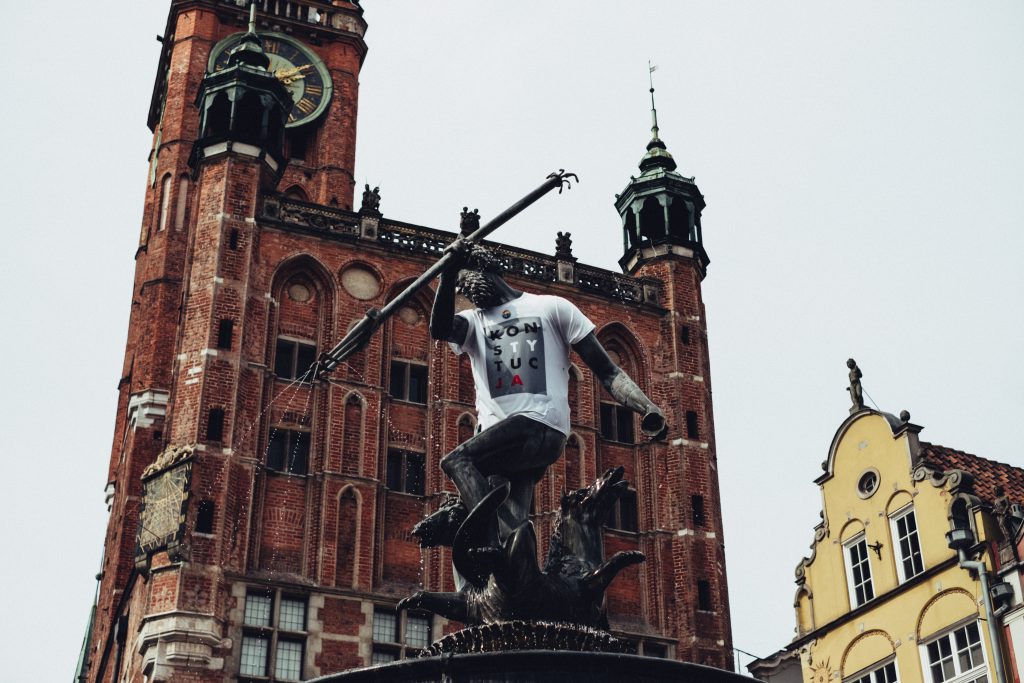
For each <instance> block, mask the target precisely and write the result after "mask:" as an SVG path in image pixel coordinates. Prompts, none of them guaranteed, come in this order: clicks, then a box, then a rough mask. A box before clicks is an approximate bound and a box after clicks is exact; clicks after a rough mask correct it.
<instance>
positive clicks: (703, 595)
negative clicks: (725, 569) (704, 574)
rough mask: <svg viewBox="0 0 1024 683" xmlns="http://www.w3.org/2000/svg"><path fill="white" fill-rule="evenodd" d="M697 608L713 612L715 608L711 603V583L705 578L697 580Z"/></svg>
mask: <svg viewBox="0 0 1024 683" xmlns="http://www.w3.org/2000/svg"><path fill="white" fill-rule="evenodd" d="M697 609H699V610H700V611H702V612H711V611H712V610H713V609H714V607H713V606H712V604H711V584H710V583H708V582H707V581H706V580H705V579H700V580H699V581H697Z"/></svg>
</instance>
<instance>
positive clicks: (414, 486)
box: [387, 448, 426, 496]
mask: <svg viewBox="0 0 1024 683" xmlns="http://www.w3.org/2000/svg"><path fill="white" fill-rule="evenodd" d="M425 478H426V468H425V465H424V459H423V454H422V453H414V452H412V451H403V450H399V449H397V448H389V449H388V463H387V487H388V488H389V489H391V490H392V491H401V492H402V493H412V494H415V495H417V496H422V495H423V482H424V479H425Z"/></svg>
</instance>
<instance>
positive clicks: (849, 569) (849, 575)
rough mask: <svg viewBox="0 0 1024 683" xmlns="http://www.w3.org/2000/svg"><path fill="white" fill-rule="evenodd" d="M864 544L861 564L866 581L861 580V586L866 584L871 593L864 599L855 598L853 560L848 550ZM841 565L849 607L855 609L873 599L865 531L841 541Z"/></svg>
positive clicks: (872, 584)
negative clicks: (864, 569) (865, 574)
mask: <svg viewBox="0 0 1024 683" xmlns="http://www.w3.org/2000/svg"><path fill="white" fill-rule="evenodd" d="M862 543H863V544H864V561H863V563H858V564H863V565H864V566H865V567H867V581H863V582H861V584H860V585H861V586H864V585H866V586H867V587H868V588H869V589H870V593H871V595H870V596H868V597H866V598H865V599H864V600H861V601H858V600H857V587H858V586H857V583H856V582H855V581H854V576H853V562H852V560H851V558H850V551H851V550H852V549H853V547H854V546H857V545H860V544H862ZM843 566H844V567H845V568H846V587H847V589H848V593H849V597H850V609H856V608H858V607H860V606H861V605H866V604H867V603H869V602H871V601H872V600H874V599H875V584H874V573H873V572H872V571H871V558H870V557H869V556H868V539H867V534H866V533H865V532H863V531H862V532H860V533H859V534H857V535H856V536H854V537H853V538H851V539H850V540H848V541H846V542H845V543H843Z"/></svg>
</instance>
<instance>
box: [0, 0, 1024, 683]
mask: <svg viewBox="0 0 1024 683" xmlns="http://www.w3.org/2000/svg"><path fill="white" fill-rule="evenodd" d="M364 4H365V5H366V17H367V20H368V21H369V23H370V31H369V33H368V34H367V42H368V44H369V45H370V54H369V56H368V58H367V61H366V64H365V68H364V69H363V73H362V77H361V91H360V107H359V114H360V116H359V146H358V152H357V179H358V181H359V182H360V183H362V182H364V180H365V181H368V182H371V183H372V184H374V185H380V187H381V193H382V195H383V201H382V204H381V208H382V210H383V212H384V214H385V215H386V216H390V217H393V218H399V219H402V220H407V221H411V222H415V223H422V224H426V225H432V226H436V227H447V228H454V227H455V226H456V224H457V220H458V212H459V210H460V209H461V207H462V206H463V205H465V204H469V205H470V207H471V208H472V207H479V208H480V211H481V213H482V214H483V215H484V217H485V218H486V217H488V216H493V215H494V213H495V212H497V211H498V210H500V209H502V208H504V207H505V206H506V205H507V204H508V203H510V202H511V201H513V200H514V199H516V198H518V197H519V196H520V195H521V194H523V193H524V192H525V191H526V190H528V189H531V188H532V187H534V186H535V185H536V184H537V183H538V182H539V181H540V180H541V179H542V178H543V177H544V176H545V175H546V174H547V173H548V172H549V171H551V170H553V169H556V168H559V167H565V168H567V169H570V170H572V171H575V172H577V173H578V174H579V175H580V177H581V179H582V183H581V184H580V185H579V187H577V188H574V189H573V190H572V191H571V192H569V193H567V194H563V195H561V196H549V197H547V198H545V199H544V200H543V201H542V202H541V203H540V204H538V205H536V206H534V207H533V208H531V209H530V210H529V211H528V212H527V213H525V214H523V215H521V216H520V217H519V218H517V219H516V220H515V222H514V223H512V224H510V225H508V226H506V227H504V228H502V229H501V230H500V231H499V232H498V233H496V234H495V236H494V237H495V238H496V239H499V240H503V241H507V242H510V243H512V244H515V245H518V246H522V247H526V248H530V249H535V250H538V251H545V252H553V250H554V239H555V233H556V231H558V230H563V231H564V230H569V231H571V232H572V234H573V238H574V247H575V252H576V255H577V256H578V257H579V258H580V260H581V261H583V262H587V263H591V264H594V265H599V266H603V267H606V268H615V261H616V259H617V258H618V256H619V255H620V253H621V234H620V230H619V223H618V217H617V215H616V214H615V211H614V208H613V207H612V202H613V200H614V193H616V192H619V191H621V190H622V188H623V187H624V186H625V183H626V182H627V181H628V179H629V176H630V174H632V173H635V172H636V164H637V162H638V161H639V159H640V157H641V155H642V153H643V150H644V145H645V144H646V142H647V140H648V138H649V129H648V128H649V125H650V124H649V110H648V99H647V83H646V66H647V60H648V59H651V60H652V61H653V62H654V63H655V64H658V65H659V66H660V69H659V70H658V71H657V72H656V73H655V79H656V81H655V85H656V87H657V89H658V94H657V98H658V111H659V122H660V124H661V132H662V138H663V139H664V140H665V141H666V142H667V144H668V147H669V150H670V151H671V152H672V153H673V154H674V155H675V157H676V159H677V161H678V162H679V166H680V171H682V172H683V173H684V174H686V175H695V176H696V178H697V182H698V184H699V187H700V188H701V190H702V191H703V192H704V194H705V196H706V199H707V203H708V208H707V210H706V211H705V213H704V234H705V243H706V247H707V249H708V252H709V254H710V256H711V259H712V263H711V266H710V269H709V274H708V278H707V280H705V283H704V284H705V289H704V297H705V302H706V304H707V313H708V324H709V329H710V337H711V341H710V343H711V367H712V381H713V387H714V400H715V404H714V407H715V418H716V432H717V437H718V457H719V466H720V474H721V483H722V498H723V506H724V515H725V542H726V548H727V561H728V573H729V584H730V591H731V598H732V600H731V602H732V619H733V633H734V639H735V644H736V646H737V647H740V648H742V649H744V650H747V651H751V652H754V653H756V654H759V655H765V654H768V653H770V652H771V651H773V650H774V649H776V648H778V647H780V646H782V645H783V644H785V643H786V642H788V640H789V639H790V638H791V637H792V632H793V614H792V608H791V602H792V597H793V591H794V588H795V586H794V584H793V580H792V579H793V573H792V570H793V568H794V567H795V566H796V564H797V562H798V561H799V559H800V558H801V557H802V556H803V555H804V554H805V553H807V551H808V545H809V544H810V542H811V539H812V527H813V526H814V524H815V523H816V522H817V520H818V510H819V508H820V505H819V499H818V491H817V487H816V486H814V484H813V483H812V480H813V479H814V477H815V476H816V475H817V474H818V473H819V472H820V470H819V463H820V462H821V461H822V460H824V458H825V455H826V453H827V449H828V445H829V442H830V440H831V438H832V435H833V433H834V430H835V429H836V427H837V426H838V425H839V423H840V422H841V421H842V419H843V418H844V417H845V416H846V414H847V406H848V401H847V397H846V392H845V391H844V387H845V386H846V375H845V373H846V368H845V365H844V363H845V361H846V359H847V358H848V357H849V356H853V357H855V358H856V359H857V361H858V362H859V363H860V366H861V368H862V369H863V371H864V387H865V389H866V391H867V393H868V394H869V396H870V397H871V398H872V399H873V400H874V401H877V402H878V405H879V406H880V407H881V408H882V409H884V410H887V411H890V412H899V410H901V409H903V408H906V409H908V410H910V411H911V413H912V414H913V419H914V421H915V422H917V423H919V424H922V425H924V426H925V431H924V432H923V433H922V438H923V439H925V440H928V441H934V442H937V443H942V444H945V445H948V446H952V447H956V448H960V449H964V450H968V451H970V452H973V453H976V454H979V455H983V456H985V457H988V458H992V459H996V460H1001V461H1004V462H1009V463H1012V464H1015V465H1018V466H1024V454H1022V453H1021V449H1020V447H1019V446H1018V445H1017V444H1015V443H1013V441H1012V434H1013V432H1014V427H1013V425H1015V424H1019V423H1018V422H1017V419H1019V418H1018V415H1019V414H1020V412H1021V410H1022V408H1024V394H1022V389H1021V387H1022V386H1024V377H1022V374H1024V373H1022V371H1021V362H1020V359H1019V357H1018V356H1019V355H1020V353H1019V352H1020V350H1021V349H1022V347H1024V345H1022V343H1021V342H1022V336H1024V333H1022V324H1021V321H1020V308H1021V307H1020V304H1019V303H1018V302H1019V300H1020V298H1021V295H1022V294H1024V274H1022V273H1024V271H1022V269H1021V268H1020V266H1019V264H1018V261H1019V259H1020V258H1021V253H1022V252H1024V237H1022V232H1024V221H1022V218H1021V216H1022V215H1024V192H1022V191H1021V188H1022V187H1024V168H1022V164H1024V161H1022V160H1024V127H1022V126H1021V119H1022V110H1024V79H1022V78H1021V65H1022V64H1024V41H1022V40H1021V38H1020V36H1022V35H1024V4H1022V3H1020V2H1002V3H1000V2H972V3H966V2H959V3H954V2H899V3H893V2H887V3H842V4H840V3H819V2H810V1H807V2H772V3H765V2H761V3H754V2H744V3H724V2H703V3H692V2H684V1H682V0H666V1H663V2H652V1H645V2H633V3H623V2H610V1H604V2H601V1H590V2H583V1H572V2H569V1H563V2H558V3H552V2H536V1H535V2H517V3H497V2H479V1H477V2H471V1H469V0H464V1H460V2H456V1H448V2H444V3H437V2H433V3H426V2H414V1H412V0H386V1H385V0H365V3H364ZM167 5H168V2H166V0H156V1H154V0H150V1H149V2H145V3H143V2H138V1H137V0H134V1H129V0H112V1H110V2H107V3H63V5H60V6H58V5H53V4H46V3H14V4H12V5H11V6H10V7H8V8H5V9H6V12H5V14H6V19H5V22H4V23H3V24H2V25H0V54H2V56H3V64H4V65H5V76H6V79H5V83H6V86H7V88H6V92H7V102H6V106H5V107H4V109H3V113H2V114H0V124H2V125H0V143H2V147H0V149H3V151H4V158H5V162H6V163H5V165H4V167H3V170H2V171H0V173H2V174H3V179H4V182H3V183H0V187H2V189H0V198H2V204H0V206H2V207H3V216H4V237H5V245H6V247H5V248H4V249H3V250H2V252H0V278H2V283H0V284H2V287H3V298H2V302H3V320H4V321H5V329H6V334H4V335H3V336H2V342H0V344H2V357H3V358H4V359H5V362H6V365H7V372H6V373H5V382H4V387H5V389H6V391H4V392H3V395H2V398H0V402H2V406H0V408H2V409H0V420H2V429H3V433H4V435H5V437H6V439H5V443H6V444H7V448H6V453H7V459H8V462H9V464H10V467H8V469H7V472H6V475H5V476H3V477H0V500H2V501H3V506H4V515H3V520H4V524H3V526H2V530H0V548H3V559H4V561H3V562H2V563H0V585H2V586H3V587H4V590H3V592H2V593H0V613H2V614H3V615H4V618H3V619H2V620H0V623H2V626H0V632H2V633H0V655H2V660H3V661H4V662H5V668H6V671H5V674H4V676H3V677H4V679H5V680H11V681H27V680H54V681H56V680H67V679H68V678H70V677H71V675H72V669H73V666H74V660H75V657H76V656H77V653H78V646H79V642H80V639H81V636H82V633H83V630H84V627H85V619H86V614H87V610H88V607H89V604H90V600H91V598H92V594H93V590H94V587H95V581H94V580H93V574H94V573H95V572H96V571H97V568H98V565H99V561H100V549H101V546H102V541H103V534H104V529H105V524H106V511H105V507H104V505H103V487H104V484H105V483H106V473H107V461H108V456H109V448H110V441H111V437H112V431H113V418H114V410H115V398H116V393H115V388H116V385H117V380H118V378H119V376H120V371H121V363H122V354H123V350H124V340H125V332H126V325H127V315H128V309H129V303H130V296H131V280H132V272H133V266H134V263H133V254H134V250H135V245H136V239H137V235H138V229H139V222H140V215H141V210H142V200H143V190H144V182H145V176H146V157H147V154H148V152H149V146H150V134H149V132H148V130H147V129H146V127H145V119H146V112H147V108H148V103H149V97H150V91H151V87H152V83H153V79H154V75H155V69H156V59H157V55H158V47H159V46H158V44H157V43H156V42H155V41H154V39H153V36H154V35H156V34H157V33H162V32H163V29H164V22H165V18H166V10H167ZM742 661H743V662H744V663H745V662H746V661H748V658H746V657H744V658H743V659H742Z"/></svg>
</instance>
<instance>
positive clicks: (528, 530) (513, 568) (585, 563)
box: [398, 467, 644, 629]
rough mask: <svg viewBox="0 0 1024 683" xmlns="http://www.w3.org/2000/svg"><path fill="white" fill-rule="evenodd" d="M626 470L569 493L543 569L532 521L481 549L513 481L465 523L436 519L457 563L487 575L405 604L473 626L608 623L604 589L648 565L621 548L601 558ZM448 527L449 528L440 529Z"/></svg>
mask: <svg viewBox="0 0 1024 683" xmlns="http://www.w3.org/2000/svg"><path fill="white" fill-rule="evenodd" d="M622 472H623V470H622V468H621V467H618V468H615V469H610V470H608V471H607V472H605V473H604V475H603V476H602V477H600V478H599V479H598V480H597V481H596V482H594V483H593V484H591V485H590V486H589V487H588V488H585V489H579V490H577V491H572V492H570V493H567V494H565V495H564V496H563V497H562V505H561V509H560V510H559V511H558V516H557V518H556V520H555V531H554V533H553V534H552V535H551V542H550V546H549V551H548V556H547V560H546V561H545V563H544V568H543V569H541V568H540V567H538V565H537V538H536V536H535V534H534V530H533V524H532V523H530V522H526V523H524V524H522V525H520V526H519V527H518V528H517V529H516V530H515V531H514V532H513V533H512V534H511V535H510V536H509V537H508V539H507V540H506V541H505V543H504V544H502V546H501V548H498V549H495V550H493V551H490V552H487V553H484V554H483V555H481V554H480V553H479V552H478V551H479V548H480V546H482V545H485V544H486V543H487V542H488V538H487V536H488V533H489V531H488V527H489V525H490V524H491V522H492V520H493V518H494V515H495V514H496V512H497V510H498V507H499V506H500V505H501V502H502V500H504V498H505V496H506V495H508V492H509V488H510V487H509V484H508V482H505V483H504V484H503V485H502V486H500V487H497V488H495V489H493V490H492V491H491V492H490V493H489V494H488V495H487V496H485V498H484V500H483V501H482V502H481V503H480V505H479V506H477V507H476V508H475V509H474V510H473V512H472V513H471V514H470V516H469V518H468V519H467V520H466V521H465V522H464V523H461V524H460V525H459V527H458V529H457V530H453V529H452V526H453V525H454V524H457V523H458V521H457V520H456V519H453V518H451V517H449V516H445V517H438V518H436V519H435V520H434V521H433V526H434V527H435V528H434V529H433V533H435V534H436V535H437V536H453V537H454V543H453V546H452V557H453V562H454V563H455V565H456V569H457V570H459V571H460V573H465V575H467V576H473V575H474V574H475V575H477V576H479V575H480V574H481V573H483V576H484V578H485V580H484V581H482V582H474V581H469V582H467V583H466V585H465V586H464V587H463V588H462V590H460V591H458V592H456V593H434V592H428V591H419V592H417V593H415V594H414V595H412V596H410V597H408V598H406V599H405V600H403V601H402V602H400V603H399V605H398V607H399V609H425V610H429V611H431V612H434V613H435V614H440V615H441V616H443V617H445V618H448V619H454V620H456V621H461V622H463V623H466V624H493V623H498V622H503V621H511V620H529V621H547V622H568V623H572V624H581V625H584V626H595V627H599V628H605V629H607V628H608V621H607V617H606V616H605V614H604V612H603V611H602V609H601V606H602V602H603V600H604V591H605V589H607V588H608V586H609V584H611V582H612V579H614V578H615V576H616V575H617V574H618V573H619V572H620V571H622V570H623V569H624V568H626V567H628V566H630V565H632V564H637V563H638V562H642V561H643V560H644V555H643V553H641V552H639V551H635V550H632V551H627V552H620V553H616V554H615V555H613V556H612V558H611V559H609V560H608V561H607V562H603V561H602V554H601V525H602V524H603V523H604V520H605V519H606V518H607V516H608V511H609V510H610V509H611V507H612V506H613V505H614V504H615V501H616V500H618V498H619V496H620V495H622V492H623V491H625V490H626V487H627V484H626V482H625V481H624V480H623V479H622ZM445 525H447V526H448V528H446V529H441V528H440V527H442V526H445Z"/></svg>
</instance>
